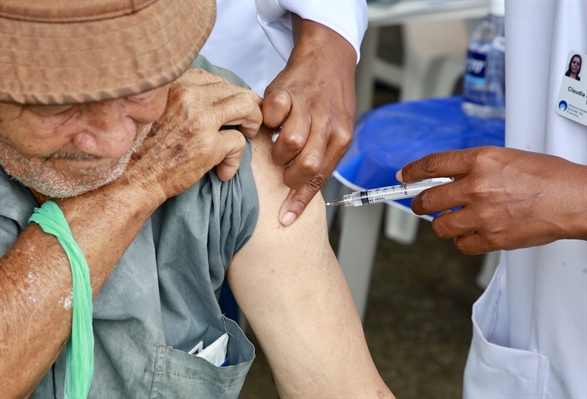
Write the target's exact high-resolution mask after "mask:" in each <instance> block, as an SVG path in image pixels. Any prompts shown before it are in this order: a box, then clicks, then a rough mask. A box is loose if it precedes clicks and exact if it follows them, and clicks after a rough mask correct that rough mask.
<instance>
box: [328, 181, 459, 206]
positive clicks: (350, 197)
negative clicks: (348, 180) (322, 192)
mask: <svg viewBox="0 0 587 399" xmlns="http://www.w3.org/2000/svg"><path fill="white" fill-rule="evenodd" d="M452 181H453V180H452V179H449V178H444V177H443V178H436V179H429V180H423V181H421V182H418V183H413V184H398V185H397V186H389V187H381V188H375V189H373V190H365V191H357V192H354V193H351V194H347V195H344V196H343V197H342V198H339V199H336V200H334V201H330V202H327V203H326V205H329V206H339V205H344V206H363V205H370V204H377V203H379V202H385V201H391V200H396V199H403V198H412V197H415V196H416V195H418V194H420V193H421V192H422V191H424V190H426V189H429V188H432V187H436V186H440V185H442V184H446V183H450V182H452Z"/></svg>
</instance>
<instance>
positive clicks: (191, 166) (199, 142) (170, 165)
mask: <svg viewBox="0 0 587 399" xmlns="http://www.w3.org/2000/svg"><path fill="white" fill-rule="evenodd" d="M261 102H262V100H261V98H260V97H259V96H258V95H256V94H255V93H254V92H253V91H251V90H248V89H244V88H240V87H237V86H234V85H232V84H230V83H229V82H228V81H227V80H225V79H223V78H221V77H218V76H216V75H213V74H210V73H208V72H205V71H203V70H201V69H195V68H194V69H190V70H188V71H187V72H186V73H185V74H184V75H183V76H182V77H181V78H180V79H178V80H177V81H176V82H174V83H173V84H172V85H171V87H170V89H169V98H168V103H167V108H166V109H165V112H164V113H163V115H162V117H161V118H160V119H159V120H158V121H157V122H155V123H154V124H153V125H152V126H151V128H150V132H149V134H148V136H147V138H146V139H145V142H144V144H143V145H142V146H141V147H140V148H139V150H138V151H137V153H136V154H135V156H134V157H133V160H132V162H131V164H130V165H129V168H128V169H127V171H126V172H125V173H127V175H128V176H129V177H130V176H132V180H134V179H138V180H139V181H144V180H145V179H147V180H148V182H149V183H150V186H149V187H155V189H154V190H153V189H150V190H149V191H150V192H151V193H154V194H155V195H162V196H161V197H160V198H161V199H163V200H165V199H167V198H169V197H172V196H174V195H177V194H179V193H181V192H183V191H185V190H186V189H188V188H189V187H191V186H192V185H193V184H195V183H196V182H197V181H198V180H200V179H201V178H202V176H203V175H204V174H205V173H206V172H208V171H209V170H210V169H212V168H213V167H214V166H216V173H217V175H218V177H219V178H220V179H222V180H225V181H226V180H229V179H230V178H232V176H234V174H235V173H236V171H237V169H238V167H239V164H240V160H241V156H242V151H243V149H244V147H245V137H244V136H246V137H253V136H254V135H256V134H257V132H258V130H259V127H260V126H261V123H262V115H261V109H260V106H261ZM235 125H238V126H239V130H240V131H239V130H234V129H227V130H224V129H223V130H221V129H220V128H221V126H235ZM243 135H244V136H243Z"/></svg>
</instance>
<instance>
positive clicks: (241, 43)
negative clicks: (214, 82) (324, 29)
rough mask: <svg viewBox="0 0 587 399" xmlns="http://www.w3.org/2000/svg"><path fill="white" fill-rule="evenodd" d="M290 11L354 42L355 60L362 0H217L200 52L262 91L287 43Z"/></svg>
mask: <svg viewBox="0 0 587 399" xmlns="http://www.w3.org/2000/svg"><path fill="white" fill-rule="evenodd" d="M255 3H256V4H255ZM257 12H258V15H257ZM291 12H293V13H296V14H298V15H299V16H300V17H302V18H304V19H309V20H312V21H315V22H319V23H321V24H323V25H325V26H328V27H329V28H330V29H332V30H334V31H335V32H337V33H339V34H340V35H341V36H342V37H344V38H345V39H346V40H347V41H348V42H349V43H350V44H351V45H352V46H353V47H354V48H355V51H356V52H357V62H358V58H359V51H360V46H361V41H362V40H363V35H364V34H365V30H366V29H367V5H366V2H365V1H364V0H351V1H348V0H344V1H341V0H328V1H299V0H218V2H217V17H216V24H215V25H214V29H213V30H212V33H211V35H210V37H209V38H208V40H207V41H206V44H205V45H204V47H203V48H202V50H201V54H202V55H204V56H205V57H207V58H208V59H209V60H210V62H212V63H213V64H215V65H218V66H221V67H223V68H227V69H229V70H231V71H233V72H235V73H236V74H237V75H239V76H240V77H241V78H243V79H244V81H245V82H247V84H248V85H249V86H251V88H252V89H253V90H255V91H256V92H257V93H258V94H259V95H261V96H262V95H263V93H264V91H265V88H266V87H267V85H268V84H269V83H271V81H272V80H273V79H274V78H275V76H277V74H278V73H279V72H281V70H282V69H283V67H284V66H285V61H284V60H287V59H288V57H289V54H290V53H291V50H292V48H293V39H292V35H291Z"/></svg>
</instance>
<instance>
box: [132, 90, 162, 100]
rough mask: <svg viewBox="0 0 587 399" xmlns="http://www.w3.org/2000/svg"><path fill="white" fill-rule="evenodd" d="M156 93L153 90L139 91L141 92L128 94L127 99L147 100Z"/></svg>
mask: <svg viewBox="0 0 587 399" xmlns="http://www.w3.org/2000/svg"><path fill="white" fill-rule="evenodd" d="M154 95H155V93H154V92H153V90H149V91H146V92H144V93H139V94H135V95H133V96H128V97H127V98H126V99H127V100H131V101H137V102H138V101H146V100H149V99H151V98H152V97H153V96H154Z"/></svg>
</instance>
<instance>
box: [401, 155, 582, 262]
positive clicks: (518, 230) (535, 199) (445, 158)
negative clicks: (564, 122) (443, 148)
mask: <svg viewBox="0 0 587 399" xmlns="http://www.w3.org/2000/svg"><path fill="white" fill-rule="evenodd" d="M397 177H398V179H399V180H400V181H401V182H404V183H413V182H417V181H420V180H423V179H428V178H432V177H453V178H454V179H455V181H454V182H452V183H448V184H445V185H442V186H438V187H434V188H431V189H428V190H426V191H424V192H422V193H421V194H419V195H418V196H416V197H415V198H414V199H413V201H412V210H413V211H414V212H415V213H416V214H418V215H424V214H430V213H435V212H443V211H447V210H449V209H451V208H458V207H460V209H457V210H455V211H453V212H450V211H447V212H444V213H442V214H441V215H439V216H437V217H436V218H435V219H434V220H433V222H432V227H433V228H434V231H435V232H436V234H437V235H438V236H439V237H441V238H454V239H455V245H456V247H457V248H458V249H459V251H461V252H462V253H465V254H479V253H484V252H490V251H495V250H499V249H508V250H510V249H517V248H526V247H531V246H537V245H543V244H547V243H550V242H553V241H555V240H559V239H587V195H586V194H585V193H587V166H584V165H579V164H575V163H572V162H569V161H567V160H565V159H563V158H559V157H555V156H551V155H545V154H539V153H533V152H527V151H520V150H515V149H510V148H501V147H479V148H472V149H467V150H460V151H447V152H441V153H435V154H431V155H428V156H426V157H423V158H421V159H419V160H417V161H414V162H411V163H409V164H407V165H406V166H404V167H403V168H402V170H401V171H399V172H398V175H397Z"/></svg>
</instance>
